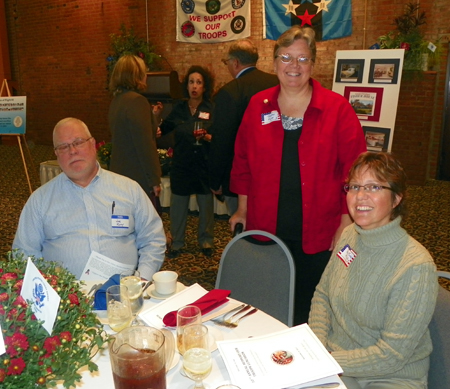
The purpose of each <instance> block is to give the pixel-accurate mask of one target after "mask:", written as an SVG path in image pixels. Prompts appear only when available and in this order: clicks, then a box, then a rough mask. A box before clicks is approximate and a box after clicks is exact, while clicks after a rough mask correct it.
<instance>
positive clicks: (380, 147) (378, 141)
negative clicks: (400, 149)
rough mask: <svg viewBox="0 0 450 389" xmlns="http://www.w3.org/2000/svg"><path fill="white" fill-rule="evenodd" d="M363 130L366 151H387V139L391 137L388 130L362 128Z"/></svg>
mask: <svg viewBox="0 0 450 389" xmlns="http://www.w3.org/2000/svg"><path fill="white" fill-rule="evenodd" d="M363 130H364V136H365V137H366V146H367V150H371V151H388V147H389V138H390V136H391V129H390V128H381V127H368V126H363Z"/></svg>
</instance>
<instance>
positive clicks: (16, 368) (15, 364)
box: [8, 358, 26, 375]
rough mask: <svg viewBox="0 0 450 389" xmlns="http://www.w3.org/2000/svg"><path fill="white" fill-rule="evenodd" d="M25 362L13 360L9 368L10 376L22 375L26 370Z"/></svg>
mask: <svg viewBox="0 0 450 389" xmlns="http://www.w3.org/2000/svg"><path fill="white" fill-rule="evenodd" d="M25 366H26V365H25V361H24V360H23V359H22V358H16V359H11V363H10V364H9V366H8V375H20V374H22V372H23V369H25Z"/></svg>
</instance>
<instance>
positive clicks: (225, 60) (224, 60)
mask: <svg viewBox="0 0 450 389" xmlns="http://www.w3.org/2000/svg"><path fill="white" fill-rule="evenodd" d="M232 59H234V58H228V59H221V61H222V63H223V64H224V65H228V61H231V60H232Z"/></svg>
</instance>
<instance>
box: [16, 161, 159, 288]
mask: <svg viewBox="0 0 450 389" xmlns="http://www.w3.org/2000/svg"><path fill="white" fill-rule="evenodd" d="M113 204H114V207H113ZM113 208H114V209H113ZM112 213H114V215H119V216H128V217H129V227H128V228H113V227H112V221H111V219H112ZM165 246H166V236H165V233H164V228H163V224H162V221H161V218H160V217H159V215H158V214H157V212H156V210H155V208H154V207H153V204H152V203H151V201H150V199H149V198H148V196H147V195H146V193H145V192H144V191H143V190H142V188H141V187H140V186H139V184H138V183H137V182H135V181H133V180H130V179H129V178H127V177H124V176H121V175H118V174H115V173H112V172H110V171H107V170H102V169H101V168H100V167H99V170H98V172H97V175H96V176H95V177H94V179H93V180H92V182H91V183H90V184H89V185H88V186H87V187H85V188H83V187H80V186H78V185H76V184H75V183H74V182H72V181H71V180H70V179H69V178H68V177H67V176H66V175H65V174H64V173H61V174H59V175H58V176H56V177H55V178H53V179H52V180H50V181H49V182H48V183H46V184H45V185H43V186H41V187H40V188H39V189H37V190H36V191H35V192H33V194H32V195H31V196H30V198H29V199H28V201H27V203H26V204H25V207H24V208H23V210H22V213H21V215H20V220H19V226H18V229H17V232H16V236H15V239H14V242H13V248H19V249H21V250H22V251H23V252H24V253H25V254H26V255H34V256H35V257H43V258H44V259H46V260H48V261H56V262H60V263H61V264H62V265H63V266H64V267H66V268H67V269H68V270H69V271H70V272H72V273H73V274H74V275H75V276H76V277H77V278H80V277H81V273H82V272H83V269H84V267H85V266H86V263H87V261H88V259H89V256H90V255H91V252H92V251H97V252H98V253H100V254H102V255H105V256H107V257H109V258H112V259H114V260H116V261H118V262H121V263H123V264H131V265H135V266H137V268H138V270H139V271H140V273H141V277H144V278H146V279H151V277H152V275H153V273H155V272H156V271H158V270H159V269H160V267H161V265H162V263H163V260H164V251H165Z"/></svg>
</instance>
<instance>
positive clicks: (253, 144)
mask: <svg viewBox="0 0 450 389" xmlns="http://www.w3.org/2000/svg"><path fill="white" fill-rule="evenodd" d="M315 60H316V44H315V39H314V31H313V30H312V29H311V28H301V27H300V26H293V27H292V28H290V29H289V30H288V31H286V32H285V33H284V34H282V35H281V36H280V38H279V39H278V40H277V42H276V44H275V48H274V71H275V73H276V74H277V76H278V79H279V80H280V85H279V86H276V87H273V88H270V89H266V90H264V91H262V92H260V93H258V94H256V95H255V96H253V98H252V100H251V101H250V104H249V105H248V108H247V110H246V112H245V114H244V118H243V120H242V123H241V126H240V127H239V130H238V134H237V138H236V144H235V156H234V160H233V169H232V172H231V184H230V189H231V191H232V192H235V193H237V194H238V195H239V206H238V210H237V212H236V213H235V214H234V215H233V216H232V217H231V218H230V224H231V228H232V229H234V226H235V225H236V223H243V224H244V227H245V229H247V230H252V229H259V230H264V231H268V232H270V233H272V234H275V235H277V236H278V237H279V238H281V239H282V240H283V241H284V242H285V243H286V244H287V246H288V247H289V249H290V251H291V253H292V255H293V257H294V261H295V267H296V287H295V290H296V291H295V312H294V323H295V324H299V323H305V322H307V320H308V313H309V308H310V304H311V299H312V296H313V293H314V289H315V287H316V285H317V283H318V282H319V280H320V277H321V275H322V272H323V270H324V269H325V266H326V264H327V262H328V260H329V258H330V251H329V250H330V249H332V247H334V244H335V242H336V241H337V239H338V238H339V236H340V234H341V232H342V230H343V229H344V228H345V227H346V226H347V225H349V224H350V223H351V219H350V216H349V215H348V210H347V205H346V200H345V193H344V191H343V189H342V188H343V185H344V182H345V179H346V177H347V173H348V171H349V169H350V166H351V165H352V163H353V161H354V160H355V159H356V157H357V156H358V155H359V154H360V153H361V152H363V151H366V142H365V139H364V133H363V131H362V128H361V125H360V123H359V120H358V118H357V116H356V114H355V112H354V110H353V108H352V107H351V106H350V104H349V102H348V101H347V100H346V99H345V98H344V97H342V96H341V95H339V94H337V93H334V92H332V91H330V90H328V89H325V88H323V87H322V86H321V85H320V84H319V83H318V82H317V81H316V80H314V79H312V78H311V76H312V73H313V70H314V63H315Z"/></svg>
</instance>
